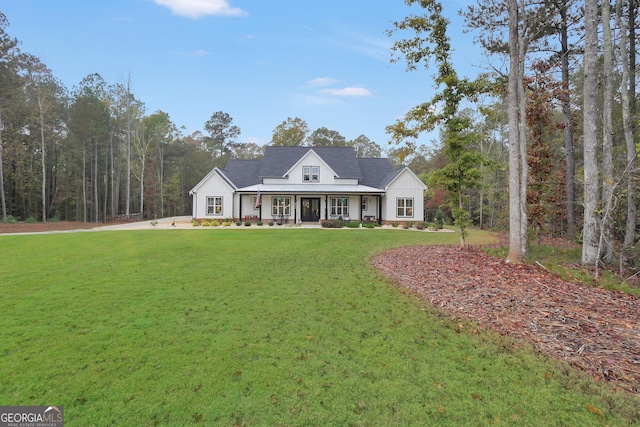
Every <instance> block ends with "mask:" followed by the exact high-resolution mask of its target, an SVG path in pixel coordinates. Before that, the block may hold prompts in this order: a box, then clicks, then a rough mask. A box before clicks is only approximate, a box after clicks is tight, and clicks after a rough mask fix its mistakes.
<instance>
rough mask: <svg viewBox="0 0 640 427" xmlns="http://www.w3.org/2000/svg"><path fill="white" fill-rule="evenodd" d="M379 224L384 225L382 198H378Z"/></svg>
mask: <svg viewBox="0 0 640 427" xmlns="http://www.w3.org/2000/svg"><path fill="white" fill-rule="evenodd" d="M378 224H382V196H378Z"/></svg>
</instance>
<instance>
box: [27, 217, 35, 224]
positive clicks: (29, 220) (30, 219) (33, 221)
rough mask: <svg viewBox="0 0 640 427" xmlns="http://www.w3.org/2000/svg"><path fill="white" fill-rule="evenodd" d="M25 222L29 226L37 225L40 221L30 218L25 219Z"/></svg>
mask: <svg viewBox="0 0 640 427" xmlns="http://www.w3.org/2000/svg"><path fill="white" fill-rule="evenodd" d="M24 222H26V223H27V224H35V223H36V222H38V221H36V219H35V218H34V217H32V216H30V217H29V218H27V219H25V220H24Z"/></svg>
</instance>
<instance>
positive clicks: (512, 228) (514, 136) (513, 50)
mask: <svg viewBox="0 0 640 427" xmlns="http://www.w3.org/2000/svg"><path fill="white" fill-rule="evenodd" d="M507 7H508V10H509V82H508V88H507V105H508V109H507V110H508V118H509V257H508V260H509V261H510V262H514V263H520V262H522V260H523V258H524V253H523V252H522V233H521V221H522V216H521V206H520V204H521V201H522V198H521V197H520V131H519V128H520V126H519V122H520V120H519V112H520V104H519V102H518V94H519V89H518V87H519V85H522V79H521V78H520V76H519V74H520V52H519V49H520V44H519V36H518V33H519V31H518V3H517V0H507Z"/></svg>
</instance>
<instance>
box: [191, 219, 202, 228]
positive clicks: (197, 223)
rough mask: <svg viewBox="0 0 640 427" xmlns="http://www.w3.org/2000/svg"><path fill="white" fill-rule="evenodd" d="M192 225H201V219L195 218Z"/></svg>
mask: <svg viewBox="0 0 640 427" xmlns="http://www.w3.org/2000/svg"><path fill="white" fill-rule="evenodd" d="M191 225H192V226H194V227H199V226H200V221H198V220H197V219H194V220H192V221H191Z"/></svg>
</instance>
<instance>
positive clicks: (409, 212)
mask: <svg viewBox="0 0 640 427" xmlns="http://www.w3.org/2000/svg"><path fill="white" fill-rule="evenodd" d="M396 207H397V217H398V218H413V199H403V198H398V199H396Z"/></svg>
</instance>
